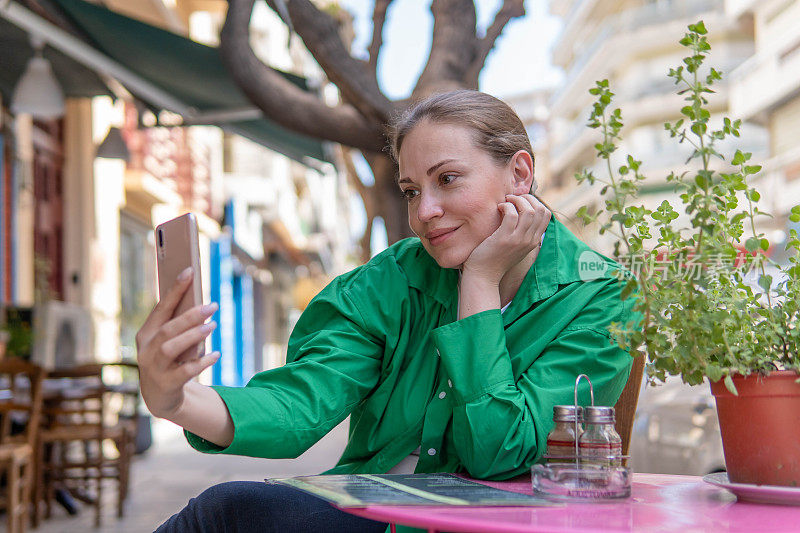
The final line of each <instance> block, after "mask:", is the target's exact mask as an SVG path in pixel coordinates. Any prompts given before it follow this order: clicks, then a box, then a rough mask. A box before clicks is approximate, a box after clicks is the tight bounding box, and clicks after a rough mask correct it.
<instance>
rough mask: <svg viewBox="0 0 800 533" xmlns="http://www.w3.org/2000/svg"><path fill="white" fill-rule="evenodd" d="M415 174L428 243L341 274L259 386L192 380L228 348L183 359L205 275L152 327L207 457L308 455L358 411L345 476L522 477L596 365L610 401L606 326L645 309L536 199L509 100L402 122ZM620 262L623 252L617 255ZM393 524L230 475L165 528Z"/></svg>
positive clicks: (615, 380) (412, 200)
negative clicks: (194, 296)
mask: <svg viewBox="0 0 800 533" xmlns="http://www.w3.org/2000/svg"><path fill="white" fill-rule="evenodd" d="M392 149H393V155H394V156H395V157H396V159H397V161H398V165H399V171H400V172H399V179H398V185H399V187H400V191H401V194H402V195H403V197H404V198H405V199H406V201H407V202H408V218H409V224H410V225H411V228H412V229H413V231H414V233H415V234H416V235H417V236H418V237H419V238H418V239H416V238H415V239H406V240H403V241H400V242H398V243H396V244H394V245H392V246H391V247H389V248H388V249H387V250H386V251H384V252H382V253H381V254H378V255H377V256H376V257H374V258H373V259H372V260H371V261H370V262H369V263H367V264H366V265H363V266H361V267H359V268H356V269H355V270H353V271H352V272H349V273H347V274H344V275H342V276H339V277H338V278H336V279H335V280H334V281H333V282H331V283H330V284H329V285H328V286H327V287H326V288H325V289H324V290H323V291H322V292H321V293H320V294H319V295H318V296H317V297H316V298H315V299H314V300H313V301H312V303H311V304H310V305H309V306H308V308H307V309H306V310H305V312H304V313H303V315H302V316H301V318H300V320H299V321H298V323H297V325H296V327H295V329H294V331H293V333H292V335H291V338H290V340H289V349H288V357H287V361H288V362H287V364H286V365H285V366H283V367H281V368H277V369H273V370H270V371H267V372H262V373H260V374H258V375H256V376H255V377H253V379H252V380H251V381H250V382H249V383H248V385H247V386H246V387H244V388H232V387H213V388H211V387H206V386H203V385H200V384H199V383H197V382H195V381H191V379H192V378H194V377H195V376H197V375H198V374H199V373H200V372H201V371H202V370H203V369H205V368H206V367H208V366H210V365H212V364H213V363H214V362H215V361H216V360H217V358H218V357H219V355H218V354H210V355H206V356H204V357H203V358H201V359H199V360H198V361H194V362H188V363H185V364H181V365H179V364H177V363H176V362H175V358H176V357H177V355H178V354H180V353H181V352H182V351H183V350H184V349H185V348H186V347H188V346H191V345H193V344H195V343H197V342H199V341H202V340H203V339H204V338H205V337H206V336H207V335H208V334H209V333H210V332H211V330H212V329H213V327H214V325H213V323H211V324H204V322H205V321H206V320H207V319H208V318H209V317H210V316H211V315H212V314H213V313H214V311H215V310H216V305H215V304H212V305H209V306H205V307H202V308H196V309H193V310H191V311H188V312H186V313H185V314H184V315H181V316H178V317H175V318H171V315H172V311H173V309H174V307H175V305H176V302H177V301H178V299H179V298H180V296H181V294H182V293H183V291H185V290H186V288H187V286H188V283H189V281H188V280H189V276H188V275H187V276H186V279H183V280H182V281H181V282H180V283H179V284H178V285H177V286H176V288H175V289H174V290H173V291H172V292H171V293H170V294H169V295H168V296H166V297H165V298H164V300H163V301H162V302H160V303H159V304H158V305H157V306H156V308H155V309H154V310H153V312H152V314H151V316H150V317H149V318H148V320H147V322H146V323H145V325H144V326H143V327H142V329H141V331H140V332H139V334H138V336H137V340H138V343H139V362H140V365H141V387H142V396H143V398H144V399H145V401H146V402H147V405H148V407H149V408H150V410H151V412H152V413H153V414H154V415H156V416H160V417H163V418H167V419H169V420H172V421H173V422H175V423H177V424H179V425H181V426H182V427H184V428H185V429H186V435H187V439H188V440H189V443H190V444H191V445H192V446H193V447H195V448H196V449H198V450H200V451H203V452H206V453H230V454H240V455H250V456H258V457H270V458H286V457H297V456H298V455H300V454H301V453H302V452H303V451H305V450H306V449H307V448H309V447H310V446H311V445H312V444H314V443H315V442H317V440H319V439H320V438H321V437H322V436H324V435H325V434H326V433H327V432H328V431H329V430H330V429H332V428H333V427H334V426H336V424H338V423H339V422H341V421H342V420H343V419H344V418H345V417H347V416H348V415H349V416H350V438H349V442H348V444H347V447H346V449H345V451H344V453H343V455H342V457H341V459H340V460H339V463H338V464H337V466H336V467H335V468H333V469H332V470H330V471H329V472H328V473H385V472H396V473H407V472H413V471H417V472H464V473H466V474H468V475H470V476H473V477H477V478H493V479H505V478H510V477H513V476H516V475H518V474H521V473H524V472H526V471H528V469H529V468H530V466H531V465H532V464H533V463H535V462H536V461H537V460H539V459H540V458H541V456H542V454H543V453H544V451H545V445H546V437H547V434H548V432H549V430H550V429H551V428H552V425H553V423H552V408H553V405H556V404H566V403H571V402H572V391H573V383H574V381H575V377H576V375H577V374H579V373H585V374H588V375H589V376H590V377H591V379H592V381H593V384H594V389H595V394H596V401H597V402H598V403H599V404H602V405H613V404H614V403H615V401H616V400H617V398H618V396H619V394H620V393H621V391H622V388H623V387H624V385H625V381H626V379H627V376H628V372H629V369H630V358H629V356H628V355H627V353H626V352H625V351H624V350H622V349H620V348H619V347H618V346H617V345H616V344H614V343H612V342H611V340H610V338H609V334H608V332H607V330H606V326H607V325H609V324H610V323H611V322H614V321H617V322H625V321H628V320H631V319H632V318H633V315H632V312H631V305H630V304H631V302H630V300H628V301H625V302H623V301H622V300H621V299H620V288H621V287H620V285H619V283H618V282H617V281H616V280H614V279H610V278H599V279H595V280H591V281H583V280H582V279H581V277H580V274H579V268H578V258H579V256H580V254H581V253H582V252H585V251H587V250H589V248H588V247H587V246H586V245H584V244H583V243H581V242H580V241H578V240H577V239H576V238H575V237H574V236H573V235H572V234H571V233H570V232H569V231H568V230H567V229H566V228H565V227H564V226H563V225H562V224H561V223H559V222H558V221H557V220H555V219H554V218H552V217H551V213H550V211H549V210H548V209H547V207H545V206H544V205H543V204H542V203H541V202H540V201H539V200H538V199H537V198H536V197H534V196H533V195H532V194H529V192H530V191H531V190H532V189H533V188H534V175H533V170H534V164H533V152H532V150H531V146H530V141H529V140H528V137H527V134H526V132H525V129H524V127H523V124H522V122H521V121H520V119H519V118H518V117H517V116H516V114H515V113H514V112H513V111H512V110H511V108H510V107H508V106H507V105H506V104H504V103H503V102H501V101H499V100H497V99H495V98H493V97H491V96H488V95H486V94H482V93H479V92H475V91H456V92H452V93H446V94H440V95H435V96H433V97H431V98H429V99H427V100H425V101H423V102H421V103H419V104H417V105H416V106H415V107H413V108H412V109H411V110H410V111H408V112H407V113H406V114H405V115H403V116H402V117H400V118H399V119H398V120H397V122H396V124H395V125H394V128H393V135H392ZM608 264H609V266H613V262H611V261H610V260H608ZM237 524H238V526H239V528H240V529H247V528H252V529H253V530H261V531H264V530H273V529H274V530H275V531H300V530H305V529H306V528H308V529H312V528H324V529H325V530H335V531H382V530H383V529H384V527H385V524H380V523H377V522H371V521H369V520H363V519H360V518H356V517H352V516H350V515H346V514H345V513H342V512H340V511H337V510H335V509H333V508H332V507H331V506H329V505H328V504H327V503H325V502H322V501H321V500H318V499H316V498H313V497H311V496H308V495H305V494H303V493H301V492H299V491H295V490H293V489H287V488H282V487H278V486H270V485H266V484H264V483H244V482H240V483H230V484H223V485H219V486H216V487H212V488H211V489H209V490H207V491H206V492H204V493H203V494H202V495H201V496H200V497H198V498H196V499H193V500H192V501H191V502H190V503H189V505H188V506H187V507H186V508H185V509H184V510H183V511H181V512H180V513H178V514H177V515H175V516H173V517H172V518H171V519H170V520H169V521H168V522H167V523H165V524H164V525H163V526H162V528H163V530H164V531H172V530H177V531H181V530H200V529H202V528H203V527H207V528H208V529H209V530H214V531H218V530H220V529H224V525H227V526H228V527H236V525H237Z"/></svg>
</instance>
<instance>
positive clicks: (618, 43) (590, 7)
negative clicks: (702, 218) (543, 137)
mask: <svg viewBox="0 0 800 533" xmlns="http://www.w3.org/2000/svg"><path fill="white" fill-rule="evenodd" d="M550 11H551V13H553V14H555V15H557V16H560V17H562V19H563V21H564V26H563V30H562V33H561V35H560V37H559V38H558V39H557V41H556V42H555V44H554V46H553V52H552V54H553V55H552V57H553V61H554V63H555V64H556V65H558V66H561V67H562V68H563V69H564V70H565V73H566V76H565V81H564V83H563V85H562V86H561V87H559V88H557V89H556V90H554V94H553V96H552V98H551V100H550V103H549V109H550V119H549V131H548V142H547V147H546V152H547V154H548V156H547V163H548V171H547V176H548V179H547V181H546V183H545V184H544V185H545V189H544V197H545V198H546V199H547V200H548V201H549V203H550V204H551V205H552V207H553V208H554V209H555V210H556V212H557V213H559V214H560V215H562V217H563V218H565V219H566V220H567V221H568V222H572V227H573V229H575V230H576V231H577V232H578V234H579V235H581V236H582V237H583V238H584V239H586V240H589V241H594V244H596V245H597V246H599V247H600V248H602V249H603V250H604V251H605V252H610V242H604V241H599V240H598V239H597V237H596V236H595V235H596V233H597V232H596V231H589V232H584V231H583V230H582V228H581V227H580V224H577V223H575V222H576V221H574V220H572V217H573V216H574V214H575V212H576V211H577V210H578V208H579V207H581V206H583V205H587V206H589V207H590V209H591V208H602V203H601V201H602V200H601V199H600V197H599V195H598V194H597V191H596V190H595V189H594V188H593V187H590V186H589V185H588V184H583V185H582V186H577V182H576V180H575V178H574V176H575V174H576V173H577V172H579V171H581V170H582V169H584V168H588V169H591V170H593V171H594V172H595V173H596V175H598V176H603V177H605V176H606V169H605V165H604V162H602V163H603V164H601V163H600V161H599V159H598V157H597V155H596V150H595V144H596V143H598V142H600V140H601V139H600V133H599V130H597V129H591V128H589V127H587V123H588V118H589V115H590V113H591V110H592V104H593V102H594V99H595V97H594V96H592V95H591V94H590V93H589V89H591V88H592V87H594V85H595V82H596V80H603V79H607V80H608V81H609V85H610V87H611V90H612V91H613V92H614V93H615V96H614V102H613V107H619V108H620V109H621V111H622V118H623V122H624V124H625V126H624V128H623V130H622V138H623V140H622V141H621V142H619V144H618V149H617V154H618V155H617V157H619V158H620V159H619V161H620V162H621V161H622V159H621V158H624V157H626V156H627V155H628V154H631V155H633V156H634V157H635V158H636V159H638V160H641V161H642V162H643V165H642V171H643V174H644V175H645V176H647V178H648V179H647V181H646V182H645V183H644V185H643V187H642V193H643V200H644V203H645V204H646V205H648V207H654V206H656V205H658V204H659V203H661V201H662V200H663V199H669V200H670V201H671V202H672V201H673V200H675V201H676V202H677V197H676V196H675V195H674V193H673V192H672V187H671V186H670V185H669V184H667V183H666V182H665V179H666V177H667V175H668V174H669V173H670V172H673V171H675V172H681V171H682V170H684V169H686V168H688V167H687V165H686V161H687V159H688V157H689V156H690V155H691V149H690V147H689V146H688V145H687V144H685V143H684V144H678V143H677V142H676V141H675V139H670V137H669V134H668V132H667V131H665V129H664V123H665V122H668V121H671V122H674V121H675V120H677V119H678V118H680V115H679V111H680V108H681V107H682V106H683V105H684V103H683V100H682V98H683V97H682V96H679V95H677V94H676V92H677V90H676V88H675V84H674V80H673V79H672V78H669V77H668V76H667V73H668V72H669V69H670V68H674V67H676V66H677V65H680V64H681V60H682V58H683V57H685V55H686V50H685V49H684V48H683V47H681V46H680V45H679V44H678V41H679V40H680V39H681V38H682V37H683V35H684V33H685V32H686V31H687V30H686V28H687V26H688V25H689V24H693V23H695V22H697V21H699V20H703V21H704V23H705V26H706V27H707V28H708V30H709V42H710V44H711V46H712V51H711V54H710V56H709V58H708V59H707V63H706V64H707V65H711V66H714V68H716V69H717V70H720V71H722V72H723V74H724V79H723V81H722V82H719V83H717V84H716V85H715V91H716V92H715V94H713V95H710V97H709V104H708V108H709V110H710V111H711V114H712V118H711V126H712V127H713V126H716V125H718V124H719V125H721V122H722V117H723V115H726V116H727V115H728V114H729V113H730V111H731V84H732V81H731V77H730V76H728V74H729V73H730V72H731V71H733V70H734V69H736V68H737V67H738V66H739V65H741V64H742V63H743V62H744V61H745V60H747V59H748V58H749V57H751V56H752V54H753V50H754V37H753V29H752V26H751V25H748V24H747V23H746V22H743V21H742V20H739V19H737V18H734V17H731V16H729V15H728V13H727V12H726V6H725V2H724V1H723V0H691V1H689V0H620V1H608V2H606V1H602V2H601V1H597V0H573V1H558V2H551V3H550ZM766 143H767V137H766V133H765V131H764V128H763V127H761V126H760V125H758V124H751V123H745V124H744V125H743V127H742V137H741V140H736V139H733V140H730V141H728V140H726V141H725V142H724V143H722V144H721V145H720V146H719V147H718V148H719V150H720V151H721V152H725V153H733V150H734V149H735V148H737V147H741V148H743V149H746V150H747V151H750V152H753V153H754V157H758V155H760V154H764V153H765V151H766ZM612 166H613V167H614V168H616V167H617V166H618V163H617V161H616V160H614V164H613V165H612ZM720 168H721V169H722V168H724V167H720ZM673 205H675V204H674V203H673Z"/></svg>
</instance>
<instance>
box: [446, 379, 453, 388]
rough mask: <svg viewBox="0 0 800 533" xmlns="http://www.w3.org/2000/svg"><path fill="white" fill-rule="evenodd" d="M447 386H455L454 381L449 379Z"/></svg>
mask: <svg viewBox="0 0 800 533" xmlns="http://www.w3.org/2000/svg"><path fill="white" fill-rule="evenodd" d="M447 386H448V387H450V388H451V389H452V388H453V382H452V381H450V380H449V379H448V380H447Z"/></svg>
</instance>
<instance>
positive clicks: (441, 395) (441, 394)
mask: <svg viewBox="0 0 800 533" xmlns="http://www.w3.org/2000/svg"><path fill="white" fill-rule="evenodd" d="M445 396H447V393H446V392H444V391H442V392H440V393H439V399H440V400H444V397H445Z"/></svg>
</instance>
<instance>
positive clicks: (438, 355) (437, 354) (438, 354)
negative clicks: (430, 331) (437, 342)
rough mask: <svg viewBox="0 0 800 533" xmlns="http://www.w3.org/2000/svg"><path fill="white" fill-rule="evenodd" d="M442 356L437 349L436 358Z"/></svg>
mask: <svg viewBox="0 0 800 533" xmlns="http://www.w3.org/2000/svg"><path fill="white" fill-rule="evenodd" d="M441 356H442V355H441V354H440V353H439V348H436V357H441Z"/></svg>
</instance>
